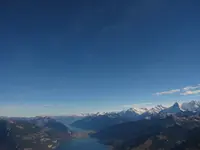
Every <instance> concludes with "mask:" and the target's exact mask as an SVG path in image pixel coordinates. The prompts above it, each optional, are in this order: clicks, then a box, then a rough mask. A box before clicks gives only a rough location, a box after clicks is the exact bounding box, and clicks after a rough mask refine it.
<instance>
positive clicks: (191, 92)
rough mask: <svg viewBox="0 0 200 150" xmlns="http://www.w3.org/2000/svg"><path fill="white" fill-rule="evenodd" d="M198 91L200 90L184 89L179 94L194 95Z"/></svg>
mask: <svg viewBox="0 0 200 150" xmlns="http://www.w3.org/2000/svg"><path fill="white" fill-rule="evenodd" d="M199 93H200V90H193V91H191V90H189V91H185V92H183V93H180V95H184V96H185V95H195V94H199Z"/></svg>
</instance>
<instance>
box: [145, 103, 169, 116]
mask: <svg viewBox="0 0 200 150" xmlns="http://www.w3.org/2000/svg"><path fill="white" fill-rule="evenodd" d="M164 109H166V107H164V106H162V105H157V106H155V107H153V108H151V109H149V110H148V111H147V112H148V113H150V114H158V113H159V112H160V111H162V110H164Z"/></svg>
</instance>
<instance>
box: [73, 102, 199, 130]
mask: <svg viewBox="0 0 200 150" xmlns="http://www.w3.org/2000/svg"><path fill="white" fill-rule="evenodd" d="M191 103H193V102H189V103H184V104H182V105H180V104H178V103H174V104H173V105H172V106H170V107H164V106H162V105H157V106H155V107H153V108H150V109H147V108H140V109H138V108H137V109H136V108H130V109H127V110H123V111H120V112H112V113H97V114H93V115H89V116H86V117H84V118H83V119H80V120H78V121H75V122H73V123H72V126H75V127H78V128H83V129H90V130H101V129H103V128H106V127H109V126H112V125H115V124H120V123H124V122H128V121H137V120H141V119H151V118H152V117H154V116H160V117H163V116H166V115H169V114H177V113H182V112H186V111H187V110H188V109H186V108H191V106H190V105H192V104H191ZM199 106H200V105H199ZM193 107H195V108H196V109H195V110H200V107H198V108H197V107H196V106H195V105H194V104H193ZM190 110H191V109H190ZM189 112H191V111H189ZM188 114H189V113H188Z"/></svg>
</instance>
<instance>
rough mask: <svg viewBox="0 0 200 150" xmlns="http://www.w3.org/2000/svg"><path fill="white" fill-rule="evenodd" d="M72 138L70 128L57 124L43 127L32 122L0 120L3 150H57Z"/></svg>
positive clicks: (50, 123) (0, 136) (49, 123)
mask: <svg viewBox="0 0 200 150" xmlns="http://www.w3.org/2000/svg"><path fill="white" fill-rule="evenodd" d="M70 137H71V135H70V133H69V132H68V128H67V127H65V126H64V125H63V124H61V123H57V122H47V123H46V124H45V125H44V126H43V127H41V126H37V125H36V124H35V123H33V122H32V120H21V119H20V120H17V119H16V118H15V120H12V119H9V118H8V119H7V120H0V149H1V150H21V149H32V150H49V149H56V148H57V147H58V146H59V145H60V143H61V142H62V141H66V140H68V139H69V138H70Z"/></svg>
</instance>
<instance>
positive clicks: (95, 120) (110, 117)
mask: <svg viewBox="0 0 200 150" xmlns="http://www.w3.org/2000/svg"><path fill="white" fill-rule="evenodd" d="M126 121H128V120H127V119H126V118H123V117H121V116H120V115H119V114H105V115H98V116H88V117H85V118H83V119H81V120H78V121H75V122H74V123H72V124H71V125H72V126H74V127H77V128H82V129H86V130H96V131H98V130H101V129H103V128H106V127H109V126H112V125H115V124H119V123H123V122H126Z"/></svg>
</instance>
